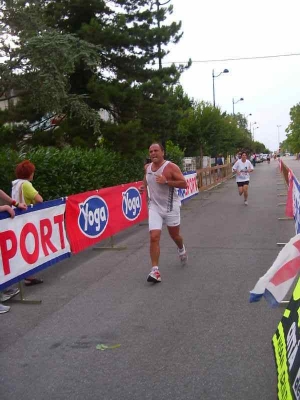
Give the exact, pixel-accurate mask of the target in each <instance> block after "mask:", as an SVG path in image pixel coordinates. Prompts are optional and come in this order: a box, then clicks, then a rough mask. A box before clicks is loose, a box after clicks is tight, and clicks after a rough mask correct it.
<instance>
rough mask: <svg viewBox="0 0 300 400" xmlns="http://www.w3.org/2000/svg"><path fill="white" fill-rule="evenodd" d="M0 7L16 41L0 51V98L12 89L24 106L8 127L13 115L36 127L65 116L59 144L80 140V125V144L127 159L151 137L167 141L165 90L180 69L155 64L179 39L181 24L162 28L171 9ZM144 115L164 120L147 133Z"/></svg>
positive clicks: (49, 1)
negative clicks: (103, 147) (106, 118)
mask: <svg viewBox="0 0 300 400" xmlns="http://www.w3.org/2000/svg"><path fill="white" fill-rule="evenodd" d="M0 1H1V0H0ZM0 4H1V10H2V19H1V24H2V29H3V30H5V32H6V34H7V35H10V37H13V38H14V43H13V45H7V43H4V42H3V43H2V46H1V51H2V55H3V56H6V62H5V63H4V66H3V69H2V71H1V81H0V86H2V92H4V93H5V92H7V90H9V89H10V88H18V89H19V95H20V96H22V98H23V99H24V101H23V102H20V103H19V105H17V107H13V108H12V110H11V113H10V115H9V116H8V120H13V119H15V118H16V114H18V117H19V120H24V119H25V120H28V121H29V122H34V121H36V120H38V119H40V118H41V116H45V115H46V116H47V117H48V115H52V114H56V113H60V114H62V113H63V114H65V115H66V116H67V118H66V119H65V120H64V122H63V123H62V125H61V128H60V129H61V130H63V132H64V134H63V137H64V140H65V141H69V143H71V144H72V141H73V142H74V140H75V139H76V138H77V139H78V134H79V132H78V129H76V128H77V127H78V125H79V126H81V132H82V141H83V142H86V143H89V145H94V144H95V142H97V137H99V135H101V136H102V137H103V139H104V142H105V143H107V144H110V146H116V144H117V145H118V149H119V150H123V151H125V152H126V151H127V149H129V148H130V143H131V148H133V151H134V149H136V148H138V147H139V146H140V145H142V144H145V143H146V142H147V141H150V140H151V139H152V137H153V135H154V136H155V135H159V136H163V137H164V138H168V137H169V136H170V134H171V132H170V128H169V123H168V122H169V120H170V118H169V116H168V115H167V114H165V108H167V109H168V107H166V104H167V103H168V101H169V95H172V94H171V93H172V90H171V91H170V90H169V89H170V88H172V87H174V86H176V84H177V83H178V80H179V77H180V74H181V73H182V72H183V71H184V69H185V67H184V66H178V67H176V66H175V65H171V66H168V67H163V68H162V66H161V64H160V68H157V67H155V65H154V64H155V63H156V61H157V60H162V59H163V57H164V56H165V55H166V54H167V50H166V48H167V46H168V44H169V43H177V42H178V41H179V40H180V38H181V35H182V33H181V32H180V29H181V24H180V23H175V22H173V23H171V24H169V25H166V24H164V23H165V20H166V18H167V16H168V15H170V14H171V13H172V6H169V7H159V9H155V7H154V4H155V1H154V0H135V1H133V0H131V1H129V0H111V1H104V0H89V1H86V0H76V1H69V0H58V1H54V0H28V1H25V0H16V1H14V2H10V3H8V2H6V1H1V2H0ZM24 105H26V107H24ZM22 107H23V112H21V108H22ZM99 109H105V110H107V111H108V112H109V113H110V114H111V116H112V118H113V121H114V124H112V123H111V122H103V121H100V119H99V115H98V110H99ZM145 110H147V111H150V112H151V113H152V114H155V115H156V117H157V116H163V118H161V120H160V121H158V122H157V123H156V124H154V123H153V124H152V126H151V124H149V117H148V115H147V113H146V111H145ZM165 115H166V118H165ZM15 120H16V119H15ZM67 120H68V122H67ZM82 125H83V126H82ZM74 128H75V129H74ZM36 134H37V131H36ZM74 134H76V136H75V137H74ZM36 136H37V135H36ZM77 139H76V140H77ZM120 139H122V140H121V141H120ZM102 142H103V141H102ZM123 145H124V146H123Z"/></svg>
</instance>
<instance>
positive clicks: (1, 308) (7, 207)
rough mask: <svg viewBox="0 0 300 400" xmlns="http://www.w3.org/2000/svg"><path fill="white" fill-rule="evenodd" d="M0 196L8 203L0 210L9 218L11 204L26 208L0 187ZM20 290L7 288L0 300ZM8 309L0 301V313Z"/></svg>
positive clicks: (11, 214)
mask: <svg viewBox="0 0 300 400" xmlns="http://www.w3.org/2000/svg"><path fill="white" fill-rule="evenodd" d="M0 198H1V199H2V200H3V201H4V202H5V203H8V204H4V205H3V206H0V212H2V211H6V212H8V214H9V215H10V217H11V218H14V216H15V211H14V209H13V208H12V206H15V207H18V208H20V209H21V210H26V209H27V205H26V204H24V203H18V202H17V201H16V200H13V199H12V198H11V197H9V196H8V194H6V193H5V192H3V190H1V189H0ZM19 292H20V289H17V288H12V289H7V290H5V291H4V292H3V293H1V292H0V301H3V302H4V301H7V300H9V299H11V298H12V297H13V296H16V295H17V294H18V293H19ZM9 310H10V307H9V306H5V305H3V304H2V303H0V314H4V313H7V312H8V311H9Z"/></svg>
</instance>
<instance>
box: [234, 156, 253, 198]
mask: <svg viewBox="0 0 300 400" xmlns="http://www.w3.org/2000/svg"><path fill="white" fill-rule="evenodd" d="M232 171H233V172H236V183H237V185H238V190H239V195H240V196H241V195H242V194H244V203H245V206H247V205H248V187H249V181H250V175H249V173H250V172H252V171H253V165H252V164H251V162H250V161H249V160H247V154H246V152H245V151H243V152H242V157H241V159H240V160H237V161H236V162H235V164H234V166H233V167H232Z"/></svg>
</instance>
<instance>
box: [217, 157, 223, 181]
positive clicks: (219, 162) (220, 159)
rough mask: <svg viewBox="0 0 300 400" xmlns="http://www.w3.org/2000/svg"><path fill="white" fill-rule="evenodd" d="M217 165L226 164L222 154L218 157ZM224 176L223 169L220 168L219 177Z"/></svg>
mask: <svg viewBox="0 0 300 400" xmlns="http://www.w3.org/2000/svg"><path fill="white" fill-rule="evenodd" d="M217 165H224V163H223V158H222V154H219V155H218V157H217ZM221 178H222V169H221V168H218V179H221Z"/></svg>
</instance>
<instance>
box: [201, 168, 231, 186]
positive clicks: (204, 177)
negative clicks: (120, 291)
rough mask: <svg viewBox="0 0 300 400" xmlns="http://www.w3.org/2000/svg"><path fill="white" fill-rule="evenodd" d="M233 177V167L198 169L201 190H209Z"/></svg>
mask: <svg viewBox="0 0 300 400" xmlns="http://www.w3.org/2000/svg"><path fill="white" fill-rule="evenodd" d="M232 176H233V173H232V165H231V164H225V165H217V166H215V167H206V168H200V169H197V178H198V187H199V190H200V191H201V190H205V189H208V188H210V187H212V186H214V185H216V184H217V183H220V182H221V181H223V180H226V179H229V178H231V177H232Z"/></svg>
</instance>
